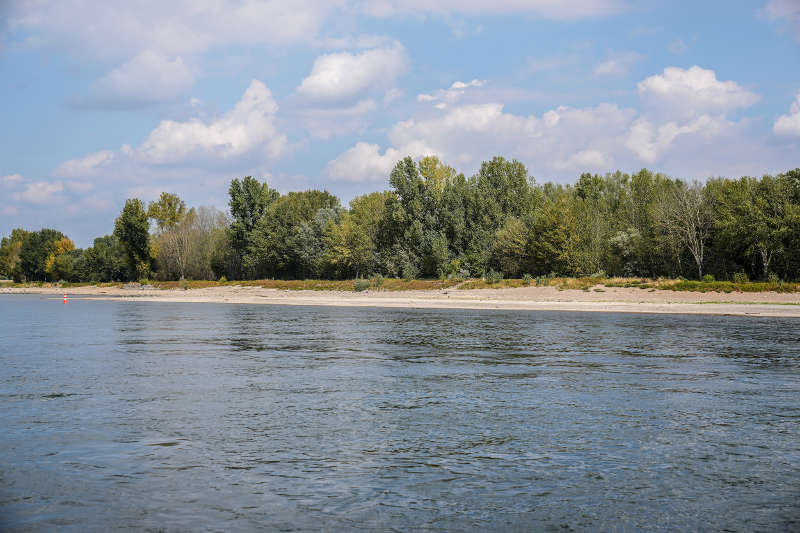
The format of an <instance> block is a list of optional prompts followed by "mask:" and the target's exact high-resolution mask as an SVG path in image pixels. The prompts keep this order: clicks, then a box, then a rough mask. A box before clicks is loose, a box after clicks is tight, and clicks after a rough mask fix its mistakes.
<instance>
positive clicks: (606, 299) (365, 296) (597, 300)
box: [0, 286, 800, 318]
mask: <svg viewBox="0 0 800 533" xmlns="http://www.w3.org/2000/svg"><path fill="white" fill-rule="evenodd" d="M596 288H598V289H600V291H595V290H594V289H592V290H590V291H588V292H587V291H583V290H558V289H557V288H555V287H521V288H504V289H478V290H459V289H445V290H423V291H396V292H394V291H365V292H345V291H287V290H277V289H264V288H261V287H240V286H224V287H209V288H203V289H190V290H181V289H173V290H159V289H145V290H142V289H124V288H118V287H94V286H87V287H70V288H68V289H61V288H57V287H53V288H42V287H29V288H11V287H0V295H3V294H44V295H53V296H54V297H60V296H62V295H63V294H64V292H65V291H66V293H67V294H68V295H70V296H73V297H80V298H82V299H121V300H127V301H139V302H190V303H242V304H272V305H323V306H356V307H398V308H429V309H507V310H531V311H601V312H621V313H676V314H712V315H741V316H761V317H797V318H800V294H797V293H774V292H759V293H735V292H734V293H728V294H725V293H714V292H706V293H699V292H677V291H662V290H643V289H638V288H620V287H615V288H610V287H609V288H602V287H599V286H598V287H596ZM0 301H2V300H1V299H0Z"/></svg>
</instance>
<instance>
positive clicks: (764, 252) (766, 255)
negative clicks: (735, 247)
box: [760, 248, 772, 280]
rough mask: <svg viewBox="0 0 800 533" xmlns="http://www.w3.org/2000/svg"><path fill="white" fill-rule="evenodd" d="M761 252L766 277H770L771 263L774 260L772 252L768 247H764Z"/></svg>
mask: <svg viewBox="0 0 800 533" xmlns="http://www.w3.org/2000/svg"><path fill="white" fill-rule="evenodd" d="M760 252H761V264H762V265H763V267H764V279H765V280H766V279H769V263H770V261H771V260H772V254H771V253H769V251H768V250H767V249H766V248H762V249H761V250H760Z"/></svg>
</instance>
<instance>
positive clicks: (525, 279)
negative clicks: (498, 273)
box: [522, 274, 533, 286]
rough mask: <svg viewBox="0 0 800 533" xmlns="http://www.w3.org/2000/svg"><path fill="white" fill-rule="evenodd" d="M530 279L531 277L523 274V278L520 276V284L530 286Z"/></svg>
mask: <svg viewBox="0 0 800 533" xmlns="http://www.w3.org/2000/svg"><path fill="white" fill-rule="evenodd" d="M532 279H533V277H532V276H531V275H530V274H525V275H524V276H522V284H523V285H525V286H528V285H530V284H531V280H532Z"/></svg>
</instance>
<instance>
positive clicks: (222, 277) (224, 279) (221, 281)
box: [219, 276, 228, 283]
mask: <svg viewBox="0 0 800 533" xmlns="http://www.w3.org/2000/svg"><path fill="white" fill-rule="evenodd" d="M219 282H220V283H227V282H228V278H226V277H225V276H220V277H219Z"/></svg>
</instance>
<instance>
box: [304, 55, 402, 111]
mask: <svg viewBox="0 0 800 533" xmlns="http://www.w3.org/2000/svg"><path fill="white" fill-rule="evenodd" d="M408 66H409V60H408V56H407V54H406V51H405V49H404V48H403V46H402V45H401V44H399V43H395V44H394V45H392V46H390V47H387V48H374V49H371V50H365V51H363V52H360V53H357V54H351V53H349V52H336V53H332V54H325V55H322V56H320V57H318V58H317V59H316V60H315V61H314V66H313V67H312V69H311V74H309V75H308V76H307V77H306V78H305V79H304V80H303V81H302V82H301V83H300V86H299V87H298V88H297V93H298V94H299V95H301V96H303V97H306V98H309V99H311V100H316V101H328V102H330V101H341V100H348V99H352V98H354V97H357V96H360V95H363V94H365V93H367V92H372V91H378V90H385V89H388V88H390V87H392V84H393V82H394V80H396V79H397V78H398V77H399V76H401V75H402V74H404V73H405V72H406V71H407V70H408Z"/></svg>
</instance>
